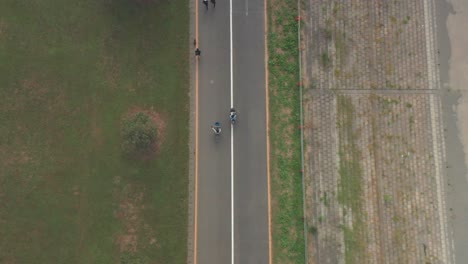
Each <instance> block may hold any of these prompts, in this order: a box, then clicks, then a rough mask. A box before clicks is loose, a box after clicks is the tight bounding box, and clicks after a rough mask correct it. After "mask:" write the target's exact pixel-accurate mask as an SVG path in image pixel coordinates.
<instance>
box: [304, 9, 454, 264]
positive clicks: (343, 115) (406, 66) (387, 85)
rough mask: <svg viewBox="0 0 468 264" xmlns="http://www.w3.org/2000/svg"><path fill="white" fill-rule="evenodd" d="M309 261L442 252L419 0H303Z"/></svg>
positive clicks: (432, 101)
mask: <svg viewBox="0 0 468 264" xmlns="http://www.w3.org/2000/svg"><path fill="white" fill-rule="evenodd" d="M306 7H307V8H306V11H305V12H304V13H303V14H302V17H304V18H305V23H304V31H303V34H302V35H303V43H302V45H303V47H304V49H303V54H302V57H303V62H304V65H303V70H304V73H305V76H304V82H305V89H306V90H305V103H304V105H305V107H304V118H305V129H304V133H305V138H306V159H305V160H306V172H305V173H306V184H307V188H306V190H307V192H306V197H307V209H308V210H307V212H306V213H307V215H306V216H307V224H308V226H309V230H310V232H309V233H310V234H309V241H310V245H309V247H308V248H309V249H310V251H309V260H310V263H320V264H321V263H378V264H380V263H389V264H393V263H405V264H406V263H431V264H436V263H445V264H448V263H452V259H453V258H452V252H451V250H450V248H449V247H448V245H449V244H450V243H449V241H450V239H451V238H450V237H449V234H448V232H447V226H446V225H447V223H446V218H445V202H444V200H443V199H444V198H443V197H444V196H443V192H444V186H443V178H442V177H443V171H442V168H443V164H444V159H445V156H444V144H443V137H442V133H441V131H442V127H441V126H442V120H441V117H440V115H439V112H440V98H439V95H438V87H439V85H438V81H439V80H438V77H437V76H438V72H437V67H436V65H437V61H436V55H435V54H436V50H435V44H434V42H435V29H434V26H435V23H434V16H433V14H434V5H433V2H432V1H431V0H427V1H424V0H416V1H402V0H395V1H366V0H351V1H350V0H335V1H329V0H309V2H308V3H307V5H306Z"/></svg>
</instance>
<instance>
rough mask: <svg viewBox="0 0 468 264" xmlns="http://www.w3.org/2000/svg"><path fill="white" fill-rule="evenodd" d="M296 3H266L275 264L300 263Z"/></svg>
mask: <svg viewBox="0 0 468 264" xmlns="http://www.w3.org/2000/svg"><path fill="white" fill-rule="evenodd" d="M296 7H297V3H296V2H295V1H294V0H285V1H278V0H273V1H269V2H268V30H269V32H268V53H269V55H268V56H269V61H268V67H269V97H270V98H269V112H270V144H271V150H270V162H271V163H270V166H271V168H270V169H271V199H272V203H271V207H272V240H273V241H272V242H273V249H272V250H273V263H278V264H288V263H294V264H299V263H304V249H305V245H304V236H303V207H302V181H301V173H300V170H301V164H300V161H301V157H300V134H299V133H300V130H299V129H298V127H299V124H300V122H299V90H298V87H297V83H298V76H299V64H298V39H297V32H298V28H297V21H295V16H294V14H297V8H296Z"/></svg>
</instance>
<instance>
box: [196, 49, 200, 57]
mask: <svg viewBox="0 0 468 264" xmlns="http://www.w3.org/2000/svg"><path fill="white" fill-rule="evenodd" d="M200 55H201V50H200V49H199V48H197V49H196V50H195V56H197V57H200Z"/></svg>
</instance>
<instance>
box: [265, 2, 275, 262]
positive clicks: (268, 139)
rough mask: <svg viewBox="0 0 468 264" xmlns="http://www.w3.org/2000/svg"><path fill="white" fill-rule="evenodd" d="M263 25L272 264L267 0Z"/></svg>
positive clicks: (269, 256) (269, 229) (271, 254)
mask: <svg viewBox="0 0 468 264" xmlns="http://www.w3.org/2000/svg"><path fill="white" fill-rule="evenodd" d="M263 9H264V14H263V17H264V18H263V19H264V20H263V23H264V26H263V28H264V33H263V38H264V45H265V121H266V124H265V127H266V129H265V131H266V154H267V155H266V158H267V192H268V197H267V200H268V263H269V264H272V263H273V251H272V244H271V243H272V242H271V192H270V189H271V188H270V114H269V110H270V104H269V101H270V95H269V93H268V92H269V91H268V90H269V86H268V78H269V77H268V0H263Z"/></svg>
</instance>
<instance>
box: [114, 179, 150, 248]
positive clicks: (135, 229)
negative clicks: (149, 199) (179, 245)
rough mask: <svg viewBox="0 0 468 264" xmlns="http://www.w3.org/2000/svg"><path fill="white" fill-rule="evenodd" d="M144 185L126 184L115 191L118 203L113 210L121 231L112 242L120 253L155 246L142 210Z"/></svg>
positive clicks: (143, 207)
mask: <svg viewBox="0 0 468 264" xmlns="http://www.w3.org/2000/svg"><path fill="white" fill-rule="evenodd" d="M144 193H145V187H144V186H140V185H131V184H128V185H126V186H124V187H123V189H122V190H120V191H119V192H118V193H117V197H118V201H119V205H118V209H117V210H116V211H115V212H114V215H115V217H117V218H118V219H119V220H120V221H121V223H122V231H121V232H120V233H118V234H117V235H116V236H115V239H114V242H115V243H116V244H117V245H118V248H119V252H120V253H136V252H138V251H139V250H142V249H147V248H148V247H150V246H152V247H157V246H158V243H157V239H156V238H155V236H154V231H153V230H152V228H151V227H150V226H149V225H148V224H147V223H146V222H145V221H144V218H143V211H144V209H145V205H144Z"/></svg>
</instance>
